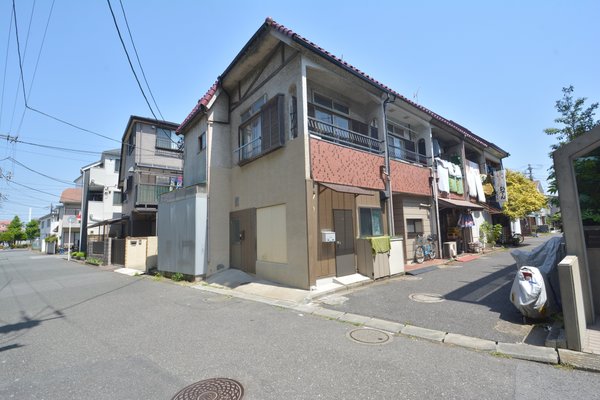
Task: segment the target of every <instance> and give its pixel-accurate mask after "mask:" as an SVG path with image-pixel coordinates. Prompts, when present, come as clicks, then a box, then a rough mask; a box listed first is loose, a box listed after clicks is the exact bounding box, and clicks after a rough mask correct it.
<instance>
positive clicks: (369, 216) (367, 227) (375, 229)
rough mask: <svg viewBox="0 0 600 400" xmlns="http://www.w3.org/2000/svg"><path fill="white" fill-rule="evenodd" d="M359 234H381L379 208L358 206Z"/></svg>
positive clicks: (381, 226) (381, 223)
mask: <svg viewBox="0 0 600 400" xmlns="http://www.w3.org/2000/svg"><path fill="white" fill-rule="evenodd" d="M359 219H360V221H359V222H360V236H363V237H364V236H381V235H383V219H382V218H381V208H359Z"/></svg>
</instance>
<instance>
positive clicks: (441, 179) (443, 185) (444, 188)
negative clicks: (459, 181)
mask: <svg viewBox="0 0 600 400" xmlns="http://www.w3.org/2000/svg"><path fill="white" fill-rule="evenodd" d="M435 162H436V172H437V178H438V189H439V191H440V192H444V193H449V192H450V186H449V182H448V179H449V178H448V177H449V174H448V168H447V166H446V165H447V164H446V161H444V160H441V159H439V158H436V159H435Z"/></svg>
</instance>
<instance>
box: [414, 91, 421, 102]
mask: <svg viewBox="0 0 600 400" xmlns="http://www.w3.org/2000/svg"><path fill="white" fill-rule="evenodd" d="M419 90H421V88H418V89H417V91H416V92H414V93H413V100H414V101H415V103H419Z"/></svg>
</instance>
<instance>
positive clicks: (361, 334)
mask: <svg viewBox="0 0 600 400" xmlns="http://www.w3.org/2000/svg"><path fill="white" fill-rule="evenodd" d="M348 336H349V337H350V339H352V340H354V341H355V342H359V343H362V344H384V343H387V342H389V341H390V335H388V334H387V333H385V332H382V331H378V330H377V329H365V328H361V329H354V330H353V331H350V333H349V334H348Z"/></svg>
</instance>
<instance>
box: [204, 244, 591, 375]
mask: <svg viewBox="0 0 600 400" xmlns="http://www.w3.org/2000/svg"><path fill="white" fill-rule="evenodd" d="M546 239H547V237H546V238H543V237H542V238H528V240H526V243H525V244H524V245H523V246H521V247H520V250H531V249H533V248H534V247H536V246H537V245H538V244H541V243H542V242H544V241H545V240H546ZM515 273H516V268H515V267H514V261H513V260H512V257H511V256H510V252H509V251H496V252H491V253H489V252H486V253H485V254H482V255H480V256H479V257H477V258H475V259H472V260H470V261H467V262H463V263H460V262H456V261H453V262H448V260H432V261H430V262H428V263H427V264H425V263H424V264H418V265H417V266H411V268H408V271H407V274H406V275H402V276H398V277H393V278H388V279H382V280H378V281H375V282H373V281H370V280H369V281H368V284H365V283H364V282H359V283H357V284H354V285H347V286H342V287H340V288H338V289H337V290H336V291H335V292H333V293H332V292H327V293H314V292H310V291H306V290H299V289H292V288H286V287H282V286H278V285H275V284H270V283H269V282H266V281H260V282H244V281H243V280H242V281H240V282H233V283H231V282H230V285H229V286H230V287H231V288H229V287H227V286H226V285H216V284H207V283H206V282H203V283H200V284H197V285H195V286H194V288H196V289H200V290H206V291H210V292H214V293H219V294H222V295H229V296H233V297H239V298H243V299H246V300H251V301H258V302H262V303H265V304H270V305H274V306H278V307H283V308H288V309H292V310H294V311H296V312H300V313H303V314H311V315H316V316H320V317H325V318H328V319H332V320H337V321H342V322H348V323H352V324H355V325H364V326H366V327H370V328H374V329H380V330H385V331H388V332H391V333H394V334H399V335H404V336H411V337H417V338H421V339H426V340H431V341H435V342H439V343H444V344H448V345H455V346H462V347H466V348H470V349H473V350H477V351H486V352H490V353H492V354H504V355H506V356H509V357H514V358H520V359H525V360H531V361H538V362H544V363H549V364H559V363H562V364H568V365H570V366H573V367H575V368H580V369H585V370H591V371H597V372H600V356H599V355H594V354H588V353H578V352H571V351H568V350H563V349H558V350H557V349H554V348H551V347H545V346H544V341H545V339H546V336H547V330H546V328H547V326H549V325H551V324H552V322H551V321H548V322H544V323H537V324H534V323H532V322H529V323H527V322H528V321H524V320H523V317H522V316H521V314H520V313H519V312H518V311H517V309H516V308H515V307H514V306H513V305H512V304H511V303H510V301H509V300H508V297H509V292H510V287H511V285H512V281H513V278H514V275H515Z"/></svg>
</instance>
